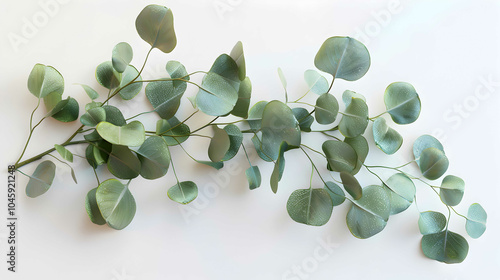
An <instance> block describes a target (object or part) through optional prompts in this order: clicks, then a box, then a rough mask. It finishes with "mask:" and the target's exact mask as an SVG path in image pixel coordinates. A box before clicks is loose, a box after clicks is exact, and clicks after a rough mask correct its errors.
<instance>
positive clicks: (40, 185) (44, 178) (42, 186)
mask: <svg viewBox="0 0 500 280" xmlns="http://www.w3.org/2000/svg"><path fill="white" fill-rule="evenodd" d="M55 175H56V165H55V164H54V163H53V162H52V161H50V160H46V161H43V162H41V163H40V164H39V165H38V166H37V167H36V169H35V172H33V174H32V175H31V176H30V180H29V181H28V185H26V195H27V196H29V197H31V198H35V197H37V196H40V195H42V194H44V193H46V192H47V191H48V190H49V188H50V186H51V185H52V182H53V181H54V177H55Z"/></svg>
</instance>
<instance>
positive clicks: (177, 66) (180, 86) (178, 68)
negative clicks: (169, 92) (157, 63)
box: [165, 60, 190, 93]
mask: <svg viewBox="0 0 500 280" xmlns="http://www.w3.org/2000/svg"><path fill="white" fill-rule="evenodd" d="M165 69H166V70H167V72H168V74H169V75H170V78H172V79H183V80H184V81H180V80H176V81H172V82H173V85H174V88H175V91H176V92H177V93H180V92H182V93H184V92H185V91H186V89H187V83H186V82H185V81H189V79H190V76H189V74H188V72H187V71H186V67H184V65H182V64H181V63H180V62H178V61H174V60H171V61H169V62H167V65H166V66H165Z"/></svg>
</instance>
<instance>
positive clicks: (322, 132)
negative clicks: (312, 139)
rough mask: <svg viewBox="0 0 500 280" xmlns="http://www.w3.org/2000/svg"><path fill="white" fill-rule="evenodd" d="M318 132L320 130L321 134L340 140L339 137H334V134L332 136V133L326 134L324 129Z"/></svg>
mask: <svg viewBox="0 0 500 280" xmlns="http://www.w3.org/2000/svg"><path fill="white" fill-rule="evenodd" d="M320 132H321V134H324V135H326V136H328V137H332V138H334V139H336V140H337V141H342V140H340V138H338V137H335V136H333V135H331V134H328V133H326V132H324V131H320Z"/></svg>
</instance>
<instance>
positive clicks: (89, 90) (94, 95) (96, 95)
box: [81, 85, 99, 110]
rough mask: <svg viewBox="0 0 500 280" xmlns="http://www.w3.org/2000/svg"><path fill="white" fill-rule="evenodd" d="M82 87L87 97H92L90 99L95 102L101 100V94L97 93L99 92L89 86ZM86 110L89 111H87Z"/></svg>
mask: <svg viewBox="0 0 500 280" xmlns="http://www.w3.org/2000/svg"><path fill="white" fill-rule="evenodd" d="M81 86H82V88H83V89H84V90H85V92H86V93H87V95H88V96H89V97H90V99H92V100H94V99H97V98H99V93H97V91H95V90H94V89H93V88H91V87H89V86H87V85H81ZM85 110H87V109H85Z"/></svg>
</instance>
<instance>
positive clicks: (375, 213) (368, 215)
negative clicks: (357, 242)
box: [347, 185, 391, 239]
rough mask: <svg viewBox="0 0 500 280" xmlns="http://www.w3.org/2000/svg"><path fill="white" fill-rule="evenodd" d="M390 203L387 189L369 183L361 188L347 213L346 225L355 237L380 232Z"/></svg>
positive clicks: (389, 208)
mask: <svg viewBox="0 0 500 280" xmlns="http://www.w3.org/2000/svg"><path fill="white" fill-rule="evenodd" d="M390 213H391V204H390V200H389V196H388V194H387V191H386V190H385V189H383V188H382V187H380V186H375V185H371V186H368V187H365V188H364V189H363V196H362V197H361V198H360V199H359V200H356V202H354V203H353V205H352V206H351V209H350V210H349V212H348V213H347V227H348V228H349V230H350V231H351V233H352V235H354V236H355V237H357V238H362V239H365V238H369V237H372V236H374V235H375V234H377V233H379V232H381V231H382V230H383V229H384V228H385V226H386V224H387V221H388V220H389V215H390Z"/></svg>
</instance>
